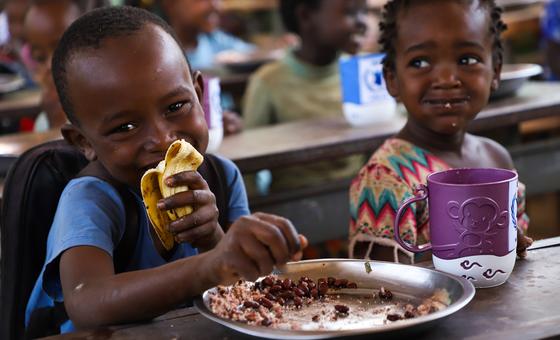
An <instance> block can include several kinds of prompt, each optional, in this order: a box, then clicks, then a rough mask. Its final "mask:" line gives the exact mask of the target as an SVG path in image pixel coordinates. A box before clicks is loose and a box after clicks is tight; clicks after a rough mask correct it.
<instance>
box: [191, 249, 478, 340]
mask: <svg viewBox="0 0 560 340" xmlns="http://www.w3.org/2000/svg"><path fill="white" fill-rule="evenodd" d="M325 262H327V263H332V262H363V263H365V262H366V260H359V259H339V258H329V259H314V260H304V261H298V262H289V263H287V264H286V265H287V266H293V265H304V264H313V263H325ZM367 262H370V263H377V264H381V265H389V266H401V267H407V268H410V267H412V268H415V269H418V270H421V271H429V272H434V273H437V275H440V276H445V277H447V278H449V279H451V280H453V281H456V282H458V283H459V284H460V286H461V288H462V289H463V292H462V294H461V296H460V297H459V298H458V299H457V300H456V301H455V302H453V303H452V304H451V305H450V306H448V307H447V308H445V309H443V310H440V311H437V312H435V313H431V314H428V315H424V316H420V317H417V318H413V319H408V320H399V321H398V322H394V323H390V324H387V325H384V326H383V327H370V328H360V329H352V330H339V331H329V330H325V331H303V330H282V329H274V328H265V327H261V326H251V325H247V324H245V323H242V322H238V321H232V320H228V319H224V318H221V317H219V316H217V315H215V314H214V313H212V312H211V311H210V310H209V309H208V308H207V307H206V304H205V303H204V300H205V299H206V297H207V296H208V294H209V292H210V291H212V290H214V289H216V288H215V287H214V288H210V289H208V290H206V291H205V292H204V293H203V295H202V296H199V297H197V298H196V299H195V300H194V306H195V307H196V308H197V309H198V311H199V312H200V313H201V314H202V315H204V316H205V317H207V318H209V319H210V320H212V321H214V322H217V323H219V324H221V325H223V326H226V327H229V328H232V329H235V330H236V331H239V332H242V333H245V334H249V335H253V336H259V337H264V338H269V339H327V338H334V337H343V336H353V335H363V334H376V333H385V332H390V331H396V330H402V329H405V328H408V327H412V326H415V325H422V324H427V323H431V322H433V321H436V320H438V319H443V318H445V317H447V316H449V315H451V314H454V313H456V312H457V311H459V310H460V309H462V308H463V307H465V306H466V305H467V304H468V303H469V302H470V301H471V300H472V299H473V297H474V295H475V292H476V290H475V287H474V285H473V284H472V283H471V282H470V281H469V280H467V279H465V278H463V277H459V276H454V275H451V274H448V273H444V272H441V271H438V270H434V269H430V268H424V267H419V266H410V265H406V264H400V263H393V262H385V261H375V260H370V261H367Z"/></svg>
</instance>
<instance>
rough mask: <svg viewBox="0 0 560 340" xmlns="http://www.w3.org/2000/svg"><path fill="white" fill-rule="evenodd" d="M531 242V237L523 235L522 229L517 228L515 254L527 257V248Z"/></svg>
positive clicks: (522, 257)
mask: <svg viewBox="0 0 560 340" xmlns="http://www.w3.org/2000/svg"><path fill="white" fill-rule="evenodd" d="M531 244H533V239H532V238H530V237H528V236H525V235H523V231H521V229H519V228H517V256H519V258H521V259H524V258H526V257H527V248H529V247H530V246H531Z"/></svg>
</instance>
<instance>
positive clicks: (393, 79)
mask: <svg viewBox="0 0 560 340" xmlns="http://www.w3.org/2000/svg"><path fill="white" fill-rule="evenodd" d="M383 78H385V84H386V85H387V92H389V94H390V95H391V96H392V97H394V98H398V96H399V86H398V80H397V73H396V72H395V70H392V69H390V68H388V67H385V66H383Z"/></svg>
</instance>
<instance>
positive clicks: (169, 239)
mask: <svg viewBox="0 0 560 340" xmlns="http://www.w3.org/2000/svg"><path fill="white" fill-rule="evenodd" d="M203 160H204V158H203V157H202V155H201V154H200V153H199V152H198V151H197V150H196V149H195V148H194V147H193V146H192V145H191V144H190V143H188V142H187V141H185V140H182V139H181V140H177V141H175V142H173V143H172V144H171V145H170V146H169V148H168V149H167V152H166V154H165V159H164V160H162V161H161V162H159V164H158V165H157V167H155V168H154V169H150V170H148V171H146V173H144V175H143V176H142V180H141V182H140V188H141V191H142V200H143V201H144V206H145V207H146V211H147V213H148V218H149V219H150V222H151V224H152V227H153V228H154V230H155V232H156V234H157V236H158V238H159V239H160V241H161V243H162V244H163V246H164V248H165V249H166V250H171V249H173V246H174V244H175V239H174V237H173V234H172V233H171V232H169V231H168V230H167V226H168V225H169V223H171V222H172V221H175V220H177V219H179V218H181V217H183V216H185V215H188V214H190V213H192V211H193V208H192V207H191V206H185V207H181V208H175V209H170V210H167V211H162V210H160V209H158V207H157V202H158V201H159V200H160V199H162V198H166V197H169V196H173V195H175V194H177V193H180V192H183V191H187V190H189V188H188V187H187V186H177V187H169V186H167V185H166V184H165V182H164V180H165V179H166V178H167V177H169V176H173V175H175V174H177V173H179V172H183V171H195V170H197V169H198V167H199V166H200V164H202V161H203Z"/></svg>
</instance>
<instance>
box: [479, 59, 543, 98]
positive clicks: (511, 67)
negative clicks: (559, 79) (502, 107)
mask: <svg viewBox="0 0 560 340" xmlns="http://www.w3.org/2000/svg"><path fill="white" fill-rule="evenodd" d="M541 73H542V67H541V66H540V65H537V64H504V65H503V66H502V73H501V74H500V85H499V87H498V89H497V90H496V91H493V92H492V94H491V95H490V99H498V98H503V97H508V96H511V95H514V94H515V93H516V92H517V90H519V89H520V88H521V86H523V84H524V83H525V82H526V81H527V80H528V79H529V78H530V77H533V76H536V75H539V74H541Z"/></svg>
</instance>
